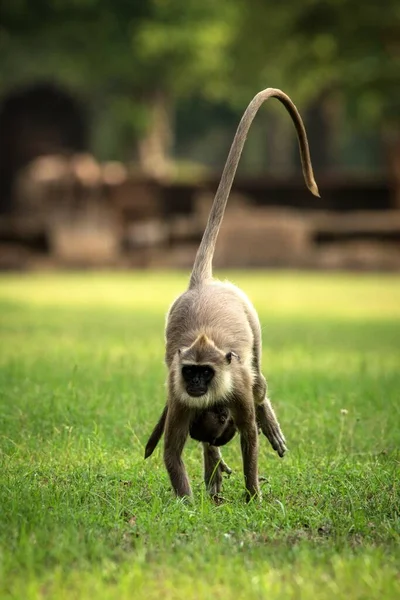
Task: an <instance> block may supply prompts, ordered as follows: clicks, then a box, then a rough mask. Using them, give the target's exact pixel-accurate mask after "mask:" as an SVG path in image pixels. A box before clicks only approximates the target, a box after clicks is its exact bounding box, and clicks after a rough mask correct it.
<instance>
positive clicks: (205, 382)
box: [182, 365, 215, 398]
mask: <svg viewBox="0 0 400 600" xmlns="http://www.w3.org/2000/svg"><path fill="white" fill-rule="evenodd" d="M214 375H215V371H214V369H213V368H212V367H209V366H207V365H185V366H183V367H182V377H183V379H184V381H185V384H186V391H187V393H188V394H189V396H194V397H195V398H197V397H199V396H203V394H206V393H207V390H208V386H209V384H210V382H211V380H212V378H213V377H214Z"/></svg>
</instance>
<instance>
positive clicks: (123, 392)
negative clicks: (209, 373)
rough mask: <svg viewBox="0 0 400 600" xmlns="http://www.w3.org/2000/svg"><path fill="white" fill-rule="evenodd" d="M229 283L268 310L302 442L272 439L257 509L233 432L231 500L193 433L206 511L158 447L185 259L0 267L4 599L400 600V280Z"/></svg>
mask: <svg viewBox="0 0 400 600" xmlns="http://www.w3.org/2000/svg"><path fill="white" fill-rule="evenodd" d="M222 276H223V275H222ZM229 278H230V279H231V280H233V281H235V282H236V283H238V284H239V285H240V286H241V287H242V288H243V289H244V290H245V291H246V292H247V293H248V294H249V295H250V296H251V297H252V299H253V301H254V303H255V305H256V307H257V309H258V310H259V313H260V316H261V321H262V327H263V333H264V357H263V366H264V371H265V373H266V375H267V378H268V382H269V387H270V392H271V396H272V399H273V402H274V404H275V406H276V408H277V411H278V413H279V417H280V420H281V422H282V426H283V429H284V431H285V434H286V436H287V438H288V443H289V447H290V453H289V454H288V456H287V457H285V459H284V460H283V461H281V460H279V459H278V458H277V457H276V456H275V455H274V454H273V453H272V451H271V450H270V449H269V447H268V444H267V442H266V440H261V445H260V446H261V452H260V454H261V458H260V471H261V473H262V474H263V475H266V476H267V481H266V482H265V483H264V485H263V490H264V491H263V494H264V499H263V502H262V504H261V505H257V504H253V505H250V506H247V505H245V504H244V503H243V483H242V475H241V463H240V452H239V443H238V440H237V439H235V440H234V441H233V442H232V443H231V444H230V445H229V446H228V447H227V448H226V449H224V456H225V459H226V461H227V462H228V463H229V464H230V466H232V467H233V469H234V474H233V475H232V476H231V478H230V479H229V480H226V482H225V487H224V495H225V498H226V502H225V504H223V505H222V506H219V507H216V506H214V505H212V504H211V503H210V502H209V500H208V498H207V497H206V495H205V493H204V490H203V484H202V473H201V471H202V468H201V460H200V448H199V447H198V446H197V445H196V444H195V443H194V442H190V443H189V444H188V447H187V449H186V451H185V461H186V463H187V467H188V470H189V473H190V476H191V479H192V483H193V488H194V494H195V503H194V505H193V506H186V505H184V504H182V503H180V502H178V501H176V500H175V499H174V498H173V497H172V494H171V491H170V489H169V482H168V479H167V476H166V474H165V470H164V467H163V464H162V458H161V452H160V450H159V449H158V450H157V451H156V453H155V454H154V456H153V457H152V458H151V459H150V460H148V461H146V462H145V461H144V460H143V458H142V455H143V448H144V443H145V441H146V438H147V436H148V434H149V432H150V431H151V428H152V426H153V424H154V422H155V420H156V418H157V416H158V414H159V412H160V410H161V407H162V405H163V403H164V400H165V396H164V379H165V370H164V366H163V324H164V316H165V312H166V309H167V308H168V306H169V304H170V303H171V302H172V300H173V299H174V297H175V296H176V295H177V294H178V293H179V292H180V291H182V290H183V289H184V288H185V285H186V283H187V275H186V274H185V275H184V274H179V273H173V274H171V273H166V272H164V273H161V274H155V273H149V274H146V273H144V274H122V273H119V274H107V273H105V274H92V273H81V274H58V275H54V274H40V275H39V274H34V275H27V276H17V275H5V276H2V277H1V278H0V308H1V313H0V326H1V334H0V346H1V352H0V464H1V475H0V548H1V550H0V596H1V597H7V596H10V597H14V598H37V597H40V598H41V597H43V598H47V597H49V598H50V597H57V598H71V597H74V598H89V597H95V598H100V599H102V598H118V599H120V598H132V597H134V598H139V599H141V598H146V599H150V598H160V597H164V598H166V599H170V598H171V599H172V598H178V599H180V598H182V599H187V598H199V599H202V598H204V599H206V598H207V599H208V598H210V597H212V598H217V599H219V598H221V599H225V598H227V599H230V598H248V599H252V598H264V597H271V598H285V599H286V598H300V597H301V598H303V597H304V598H332V597H343V598H345V597H346V598H349V597H350V598H360V599H361V598H397V597H398V596H399V593H400V579H399V567H398V564H399V559H400V551H399V541H400V535H399V534H400V527H399V512H398V511H399V489H398V486H399V483H398V482H399V476H398V474H399V459H400V454H399V443H400V402H399V389H400V347H399V334H400V278H398V277H396V276H390V275H376V276H366V275H352V274H346V275H342V274H303V275H298V274H294V273H273V274H270V273H269V274H267V273H263V272H255V273H231V274H229Z"/></svg>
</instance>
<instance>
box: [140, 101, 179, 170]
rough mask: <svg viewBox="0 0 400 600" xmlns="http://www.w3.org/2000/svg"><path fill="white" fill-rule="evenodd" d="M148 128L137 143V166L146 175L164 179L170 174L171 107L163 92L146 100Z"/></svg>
mask: <svg viewBox="0 0 400 600" xmlns="http://www.w3.org/2000/svg"><path fill="white" fill-rule="evenodd" d="M148 109H149V127H148V129H147V132H146V133H145V135H144V136H143V138H142V139H141V140H140V141H139V145H138V152H139V165H140V167H141V169H142V170H143V172H144V173H146V175H150V176H151V177H156V178H161V179H162V178H164V177H166V176H168V175H169V173H170V172H171V161H170V150H171V145H172V127H171V107H170V103H169V101H168V99H167V97H166V95H165V94H164V93H163V92H155V93H154V94H153V95H152V96H150V97H149V99H148Z"/></svg>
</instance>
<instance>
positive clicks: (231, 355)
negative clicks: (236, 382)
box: [225, 352, 239, 364]
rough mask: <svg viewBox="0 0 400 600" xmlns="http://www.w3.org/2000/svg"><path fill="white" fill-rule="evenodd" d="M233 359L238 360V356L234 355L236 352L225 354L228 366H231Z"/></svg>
mask: <svg viewBox="0 0 400 600" xmlns="http://www.w3.org/2000/svg"><path fill="white" fill-rule="evenodd" d="M233 357H235V358H237V359H238V360H239V356H238V355H237V354H236V352H227V353H226V354H225V358H226V360H227V362H228V364H231V362H232V358H233Z"/></svg>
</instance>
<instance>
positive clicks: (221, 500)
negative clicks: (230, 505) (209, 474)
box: [210, 494, 226, 506]
mask: <svg viewBox="0 0 400 600" xmlns="http://www.w3.org/2000/svg"><path fill="white" fill-rule="evenodd" d="M210 499H211V500H212V501H213V502H214V504H216V505H217V506H220V505H221V504H223V503H224V502H226V500H225V498H224V497H223V496H221V494H214V496H210Z"/></svg>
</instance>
